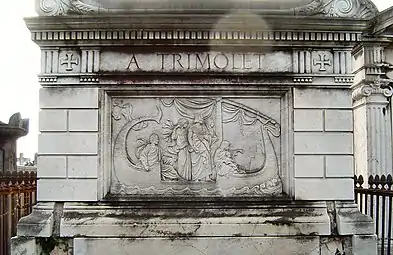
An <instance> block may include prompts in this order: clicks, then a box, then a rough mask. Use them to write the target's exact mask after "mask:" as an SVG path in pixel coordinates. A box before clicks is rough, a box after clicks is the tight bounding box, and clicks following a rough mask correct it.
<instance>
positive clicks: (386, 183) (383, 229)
mask: <svg viewBox="0 0 393 255" xmlns="http://www.w3.org/2000/svg"><path fill="white" fill-rule="evenodd" d="M354 181H355V202H356V203H357V204H358V206H359V209H360V211H361V212H362V213H364V214H366V215H369V216H370V217H371V218H373V220H374V223H375V232H376V234H377V236H378V243H379V250H380V253H381V254H388V255H390V254H391V248H392V216H393V215H392V208H393V204H392V202H393V190H392V185H393V177H392V176H391V175H390V174H389V175H387V176H385V175H381V176H379V175H370V176H369V177H368V179H367V180H366V179H365V178H364V177H363V176H362V175H360V176H356V175H355V177H354Z"/></svg>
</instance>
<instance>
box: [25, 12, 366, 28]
mask: <svg viewBox="0 0 393 255" xmlns="http://www.w3.org/2000/svg"><path fill="white" fill-rule="evenodd" d="M25 22H26V25H27V27H28V28H29V29H30V30H32V31H35V30H53V31H59V30H60V31H61V30H68V31H71V30H95V29H98V28H99V29H107V30H116V29H160V30H163V31H164V30H167V29H194V30H206V29H209V30H210V29H213V28H216V29H218V28H220V29H225V30H247V31H256V30H268V31H291V30H298V31H299V30H300V31H321V32H330V31H331V32H338V31H365V30H366V29H367V28H368V27H369V24H368V22H367V21H365V20H361V19H341V18H336V17H331V18H329V19H326V18H324V17H297V18H292V17H289V16H278V15H263V16H261V15H253V14H252V13H243V14H236V13H235V14H229V15H227V14H225V13H216V14H214V13H200V14H195V13H194V14H192V13H165V12H162V13H154V14H146V13H134V14H132V15H131V14H130V15H112V16H65V17H30V18H25Z"/></svg>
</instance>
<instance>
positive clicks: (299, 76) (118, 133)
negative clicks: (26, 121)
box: [13, 0, 378, 255]
mask: <svg viewBox="0 0 393 255" xmlns="http://www.w3.org/2000/svg"><path fill="white" fill-rule="evenodd" d="M37 2H38V3H39V4H38V5H37V8H38V12H39V14H40V15H42V16H43V15H48V16H57V15H59V17H36V18H29V19H26V23H27V25H28V27H29V29H30V30H31V31H32V38H33V40H34V41H35V42H36V43H37V44H38V45H39V46H40V47H41V51H42V70H41V74H40V75H39V81H40V83H41V85H42V88H41V90H40V109H41V111H40V132H41V133H40V137H39V157H38V176H39V181H38V200H39V203H38V204H37V206H36V207H35V209H34V211H33V213H32V214H31V215H30V216H28V217H26V218H23V219H21V221H20V223H19V226H18V237H17V238H15V239H14V240H13V244H14V245H13V249H14V254H17V252H24V251H25V252H26V253H27V254H34V253H39V252H41V251H45V252H47V253H52V254H55V253H56V254H58V253H59V252H64V253H66V254H67V253H73V254H78V255H79V254H107V253H108V252H111V253H114V254H126V253H129V252H130V251H131V252H132V253H135V254H139V253H150V254H168V255H169V254H187V253H190V254H239V253H244V254H344V253H345V254H370V255H372V254H376V237H375V235H374V233H375V231H374V226H373V222H372V220H371V219H370V218H368V217H366V216H364V215H362V214H361V213H360V212H359V211H358V209H357V206H356V205H355V204H354V202H353V200H354V191H353V189H354V186H353V179H352V178H353V174H354V168H353V165H354V163H353V162H354V161H357V159H354V146H353V143H354V140H356V138H354V135H353V133H354V129H355V130H356V128H357V127H356V125H355V128H354V123H353V104H352V103H353V102H352V96H351V94H352V88H351V85H352V84H353V83H354V78H355V75H354V74H352V72H351V67H352V65H353V63H352V61H351V52H352V50H353V49H354V48H355V46H356V45H358V44H359V42H360V38H361V34H362V33H364V32H365V31H366V30H367V29H369V21H370V20H371V19H372V18H373V17H375V16H376V15H377V14H378V13H377V11H376V9H375V8H374V5H373V4H372V3H371V2H368V1H367V3H366V2H365V3H363V2H362V3H360V2H359V1H357V0H351V2H352V4H351V5H350V6H351V9H350V10H349V11H348V10H345V11H344V10H342V8H341V7H340V6H337V5H334V4H333V2H331V1H308V2H307V1H301V0H299V1H297V2H296V1H295V2H294V1H287V3H285V4H284V3H282V6H278V5H277V4H276V3H272V2H269V3H267V2H266V1H255V3H254V2H253V3H245V2H244V1H231V2H230V3H229V2H228V3H226V2H224V1H221V2H220V3H216V2H207V1H206V2H203V3H202V2H198V3H197V2H192V1H191V2H187V3H177V4H178V5H176V7H177V8H178V9H176V10H171V8H172V7H173V6H171V3H161V4H162V5H160V6H161V7H163V9H160V10H158V9H156V10H154V8H153V9H152V8H150V7H151V6H150V4H152V3H150V2H149V3H144V2H138V3H136V2H135V3H134V5H130V6H129V5H121V4H120V7H122V8H120V7H119V3H117V4H116V3H115V2H116V1H113V3H112V2H111V3H109V2H108V1H101V2H100V5H97V6H91V5H89V4H88V3H87V2H84V1H82V2H81V1H60V2H58V3H60V5H59V6H61V7H62V8H56V7H57V6H56V5H43V3H45V1H43V0H41V1H37ZM98 2H99V1H98ZM154 4H157V5H158V4H160V3H158V2H154ZM149 6H150V7H149ZM148 7H149V8H148ZM158 7H159V6H156V7H155V8H158ZM164 7H165V8H164ZM280 7H281V8H280ZM282 7H285V8H282ZM118 8H120V9H121V10H119V9H118ZM180 9H181V11H180ZM238 9H242V11H240V12H238V11H235V10H238ZM141 10H145V11H141ZM91 13H94V14H97V15H92V16H89V15H88V14H91ZM101 13H105V14H106V15H102V16H101V15H100V14H101ZM71 14H82V16H73V15H71ZM109 14H110V15H109ZM124 14H126V15H124ZM108 15H109V16H108ZM331 16H337V17H339V18H338V19H336V20H337V23H335V26H332V21H331V18H330V17H331ZM288 21H290V22H288ZM349 27H350V28H351V29H348V28H349ZM326 31H329V32H326ZM356 82H357V81H356ZM373 102H374V101H373ZM370 109H371V108H370ZM355 114H356V113H355ZM356 120H357V119H356ZM355 132H356V131H355ZM34 241H35V242H34Z"/></svg>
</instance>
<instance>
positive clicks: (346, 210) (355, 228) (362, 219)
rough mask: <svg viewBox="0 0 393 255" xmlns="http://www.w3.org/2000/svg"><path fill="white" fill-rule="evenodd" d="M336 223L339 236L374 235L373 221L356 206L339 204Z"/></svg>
mask: <svg viewBox="0 0 393 255" xmlns="http://www.w3.org/2000/svg"><path fill="white" fill-rule="evenodd" d="M336 207H337V208H336V211H337V212H336V221H337V230H338V234H339V235H373V234H374V233H375V228H374V222H373V220H372V219H371V218H370V217H368V216H366V215H364V214H362V213H361V212H360V211H359V209H358V208H357V207H356V205H355V204H337V206H336Z"/></svg>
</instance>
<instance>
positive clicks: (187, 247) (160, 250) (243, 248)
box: [74, 237, 319, 255]
mask: <svg viewBox="0 0 393 255" xmlns="http://www.w3.org/2000/svg"><path fill="white" fill-rule="evenodd" d="M107 247H111V252H113V253H114V254H125V253H126V252H127V251H130V250H132V251H133V253H135V254H146V253H148V254H162V255H175V254H176V255H180V254H190V255H197V254H228V255H232V254H242V253H244V254H249V255H257V254H272V255H273V254H276V253H277V247H281V248H280V250H281V251H280V252H283V254H288V255H292V254H293V255H300V254H304V255H317V254H319V238H316V237H307V238H306V237H303V238H298V239H296V238H287V239H282V238H271V237H259V238H241V237H233V238H198V239H196V238H187V237H179V238H176V237H174V238H172V239H159V238H155V239H128V238H114V239H103V238H99V239H89V238H76V239H75V242H74V254H75V255H83V254H97V255H100V254H107V253H106V252H107Z"/></svg>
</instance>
